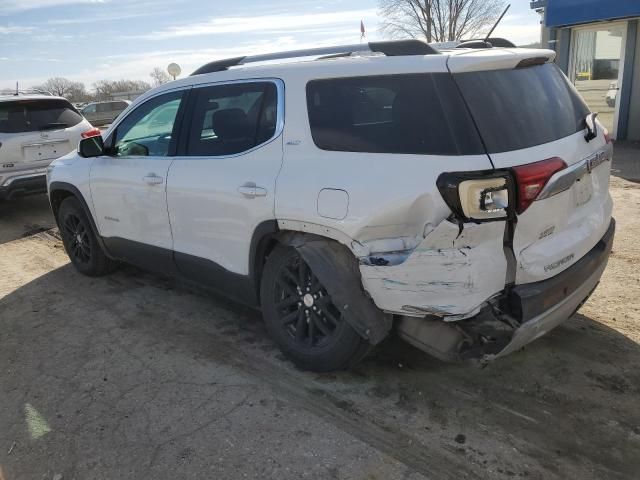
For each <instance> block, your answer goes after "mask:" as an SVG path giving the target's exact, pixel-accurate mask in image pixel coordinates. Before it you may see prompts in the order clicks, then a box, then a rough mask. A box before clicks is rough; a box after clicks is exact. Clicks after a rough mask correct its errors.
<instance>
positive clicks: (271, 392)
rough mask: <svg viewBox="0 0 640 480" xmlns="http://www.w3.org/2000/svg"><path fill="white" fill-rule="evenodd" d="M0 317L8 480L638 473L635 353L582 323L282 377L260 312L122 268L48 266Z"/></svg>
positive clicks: (627, 343)
mask: <svg viewBox="0 0 640 480" xmlns="http://www.w3.org/2000/svg"><path fill="white" fill-rule="evenodd" d="M0 319H1V320H0V321H1V324H0V345H1V346H2V348H1V349H0V365H2V369H3V370H2V372H3V373H2V379H1V383H2V386H3V390H4V392H5V395H6V397H4V398H3V408H2V409H1V410H0V440H1V442H2V443H1V445H0V446H1V447H2V448H1V449H0V468H2V469H3V470H4V474H5V476H6V480H14V479H17V478H42V475H43V473H47V472H48V473H49V474H53V473H54V472H55V473H60V474H62V475H63V478H136V479H141V478H154V479H156V478H204V477H205V476H207V477H211V474H212V473H214V475H213V476H214V477H217V478H242V477H243V475H246V476H247V477H248V478H300V477H301V476H303V475H305V476H307V477H308V478H378V479H385V480H386V479H391V478H423V477H422V476H421V475H420V474H422V475H425V476H427V477H429V478H438V479H443V478H456V479H458V478H491V479H493V478H496V479H502V478H527V479H551V478H563V479H564V478H581V479H588V478H593V479H602V478H613V479H622V478H634V475H637V472H638V471H640V455H639V453H640V408H639V407H638V405H640V346H639V345H638V344H637V343H636V342H634V341H632V340H630V339H628V338H627V337H625V336H623V335H621V334H620V333H619V332H617V331H615V330H613V329H610V328H607V327H605V326H603V325H601V324H599V323H597V322H595V321H593V320H591V319H589V318H587V317H584V316H581V315H578V316H576V317H574V318H573V319H571V320H570V321H568V322H567V323H566V324H565V325H564V326H562V327H560V328H558V329H557V330H555V331H553V332H551V333H550V334H549V335H547V336H546V337H544V338H542V339H540V340H539V341H537V342H536V343H534V344H533V345H531V346H529V347H528V348H527V349H526V350H524V351H522V352H519V353H517V354H515V355H512V356H510V357H508V358H505V359H502V360H501V361H499V362H497V363H495V364H493V365H491V366H489V367H487V368H485V369H477V368H474V367H469V366H459V365H447V364H443V363H441V362H439V361H437V360H434V359H431V358H429V357H427V356H426V355H424V354H422V353H421V352H419V351H417V350H415V349H413V348H412V347H409V346H408V345H406V344H404V343H402V342H400V341H399V340H397V339H391V340H389V341H388V342H386V343H385V344H384V345H382V346H381V347H380V348H379V349H378V350H377V351H376V352H375V353H374V354H373V355H372V356H371V357H370V358H368V359H367V360H366V361H364V362H363V363H362V364H361V365H359V366H358V367H357V368H356V369H354V370H353V371H351V372H343V373H337V374H330V375H316V374H310V373H306V372H301V371H298V370H296V369H295V368H294V367H293V366H292V365H291V364H290V363H289V362H288V361H286V360H285V359H284V358H283V357H282V356H281V354H280V353H279V351H278V350H277V349H276V348H275V347H274V346H273V344H272V343H271V341H270V340H269V339H268V338H267V335H266V332H265V330H264V328H263V325H262V322H261V319H260V315H259V314H258V313H256V312H254V311H252V310H249V309H245V308H243V307H238V306H236V305H234V304H232V303H229V302H227V301H225V300H222V299H219V298H217V297H214V296H211V295H209V294H205V293H204V292H202V291H199V290H194V289H192V288H190V287H188V286H185V285H183V284H181V283H178V282H175V281H173V280H167V279H164V278H160V277H157V276H154V275H151V274H147V273H144V272H140V271H138V270H137V269H135V268H132V267H126V268H123V269H122V270H121V271H119V272H117V273H115V274H113V275H111V276H109V277H103V278H97V279H89V278H86V277H82V276H80V275H78V274H76V273H75V272H74V271H73V270H72V269H71V267H70V266H65V267H62V268H58V269H56V270H54V271H51V272H50V273H48V274H46V275H43V276H41V277H39V278H37V279H36V280H34V281H32V282H31V283H28V284H26V285H24V286H23V287H20V288H18V289H16V290H15V291H13V292H12V293H10V294H9V295H7V296H6V297H4V298H3V299H2V300H0ZM27 405H28V406H29V407H27ZM34 411H35V412H36V413H37V415H35V414H34V413H33V412H34ZM34 418H35V419H36V420H37V421H36V420H34ZM34 422H35V423H36V425H35V427H34ZM38 422H40V426H39V427H38ZM43 422H44V426H46V429H44V428H43V425H42V423H43ZM45 430H48V431H46V432H45V433H42V432H43V431H45ZM34 432H35V433H34ZM38 432H40V433H38ZM40 434H41V435H40ZM37 435H40V437H38V436H37ZM11 445H15V446H14V448H13V450H12V453H11V455H8V454H7V451H8V449H9V447H10V446H11ZM360 445H363V446H362V447H361V446H360ZM365 447H367V448H370V447H373V449H374V450H375V451H379V452H382V453H383V454H386V455H387V456H388V457H387V456H383V459H382V460H380V459H377V460H375V461H374V460H372V459H371V458H370V457H369V456H367V455H371V453H367V452H368V450H366V451H365V450H363V449H364V448H365ZM385 459H387V460H385ZM385 465H386V467H385ZM398 465H400V466H398ZM385 468H387V470H385ZM635 478H637V477H635Z"/></svg>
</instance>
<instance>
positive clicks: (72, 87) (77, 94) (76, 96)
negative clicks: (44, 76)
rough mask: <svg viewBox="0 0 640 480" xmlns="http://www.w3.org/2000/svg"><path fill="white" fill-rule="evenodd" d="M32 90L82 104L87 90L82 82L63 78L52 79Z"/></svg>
mask: <svg viewBox="0 0 640 480" xmlns="http://www.w3.org/2000/svg"><path fill="white" fill-rule="evenodd" d="M34 90H38V91H43V92H48V93H50V94H51V95H55V96H57V97H65V98H66V99H67V100H69V101H71V102H83V101H85V100H86V97H87V90H86V88H85V86H84V83H82V82H74V81H71V80H69V79H68V78H64V77H53V78H50V79H48V80H47V81H46V82H44V83H43V84H42V85H39V86H37V87H34Z"/></svg>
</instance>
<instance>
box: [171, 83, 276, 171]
mask: <svg viewBox="0 0 640 480" xmlns="http://www.w3.org/2000/svg"><path fill="white" fill-rule="evenodd" d="M243 83H272V84H274V85H275V87H276V95H277V98H276V129H275V131H274V132H273V135H272V136H271V137H270V138H268V139H267V140H265V141H264V142H262V143H259V144H258V145H254V146H253V147H251V148H250V149H249V150H245V151H243V152H238V153H232V154H229V155H187V153H186V152H187V142H188V139H189V135H188V134H189V131H190V130H191V124H192V122H193V112H194V109H195V99H196V97H197V95H196V93H198V92H197V90H198V89H200V88H209V87H218V86H225V85H238V84H243ZM190 88H191V89H192V90H191V95H190V96H189V98H188V100H187V101H188V104H187V108H186V112H185V116H184V117H183V119H185V120H186V121H183V122H182V124H181V128H180V132H179V134H178V144H177V149H176V155H175V156H176V157H181V158H185V159H196V160H197V159H214V158H215V159H218V158H220V159H225V158H233V157H239V156H242V155H247V154H249V153H252V152H254V151H256V150H258V149H259V148H262V147H264V146H266V145H268V144H270V143H271V142H273V141H275V140H276V139H278V138H279V137H280V136H281V135H282V132H283V131H284V124H285V120H284V114H285V110H284V93H285V85H284V81H283V80H282V79H280V78H275V77H263V78H245V79H241V80H224V81H219V82H207V83H201V84H197V85H192V86H191V87H190Z"/></svg>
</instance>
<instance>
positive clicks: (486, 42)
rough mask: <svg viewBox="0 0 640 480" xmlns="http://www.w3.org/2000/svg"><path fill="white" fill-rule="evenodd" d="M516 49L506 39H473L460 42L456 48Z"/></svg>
mask: <svg viewBox="0 0 640 480" xmlns="http://www.w3.org/2000/svg"><path fill="white" fill-rule="evenodd" d="M492 47H498V48H517V47H516V45H515V44H514V43H513V42H512V41H510V40H507V39H506V38H500V37H490V38H487V39H478V38H474V39H473V40H462V41H461V42H460V43H459V44H458V45H456V48H492Z"/></svg>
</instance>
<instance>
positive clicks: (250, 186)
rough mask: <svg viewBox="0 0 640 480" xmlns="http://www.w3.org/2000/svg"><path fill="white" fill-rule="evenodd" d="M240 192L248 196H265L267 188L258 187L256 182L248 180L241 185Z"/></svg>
mask: <svg viewBox="0 0 640 480" xmlns="http://www.w3.org/2000/svg"><path fill="white" fill-rule="evenodd" d="M238 192H239V193H241V194H242V195H244V196H245V197H247V198H255V197H265V196H266V195H267V189H266V188H263V187H258V186H257V185H256V184H255V182H246V183H245V184H244V185H240V186H239V187H238Z"/></svg>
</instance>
